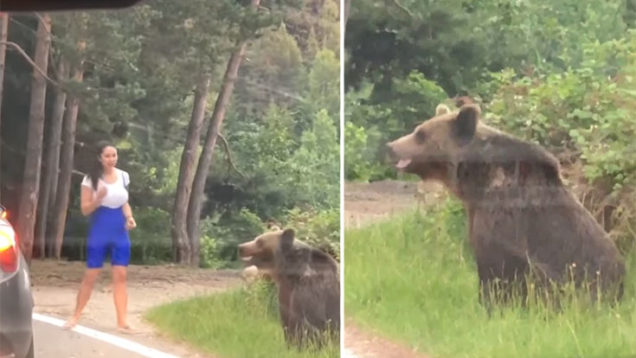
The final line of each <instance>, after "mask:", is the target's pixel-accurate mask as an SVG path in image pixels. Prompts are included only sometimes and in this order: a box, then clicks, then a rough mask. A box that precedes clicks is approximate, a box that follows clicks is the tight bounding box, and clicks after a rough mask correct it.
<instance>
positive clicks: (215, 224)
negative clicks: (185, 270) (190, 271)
mask: <svg viewBox="0 0 636 358" xmlns="http://www.w3.org/2000/svg"><path fill="white" fill-rule="evenodd" d="M200 230H201V242H202V244H201V247H202V252H201V255H202V260H201V261H202V265H203V266H204V267H221V266H223V263H227V262H232V261H235V260H236V247H237V246H238V244H240V243H242V242H245V241H249V240H252V239H253V238H254V237H256V236H258V235H260V234H262V233H263V232H264V231H265V225H264V224H263V223H262V222H261V219H260V218H259V217H258V216H257V215H255V214H254V213H252V212H250V211H249V210H248V209H245V208H243V209H241V210H240V211H239V212H238V213H236V214H233V215H232V214H230V215H226V216H224V217H219V218H211V217H209V218H207V219H205V220H202V221H201V223H200Z"/></svg>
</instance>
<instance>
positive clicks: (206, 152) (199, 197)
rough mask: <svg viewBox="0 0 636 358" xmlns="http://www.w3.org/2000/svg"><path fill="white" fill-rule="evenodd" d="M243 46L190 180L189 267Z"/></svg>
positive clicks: (194, 259) (226, 78)
mask: <svg viewBox="0 0 636 358" xmlns="http://www.w3.org/2000/svg"><path fill="white" fill-rule="evenodd" d="M260 2H261V1H260V0H252V1H251V5H250V6H252V7H253V8H256V7H258V5H259V4H260ZM246 47H247V40H244V41H241V43H240V44H239V46H238V48H237V49H236V51H235V52H234V53H232V56H231V57H230V61H229V62H228V64H227V68H226V70H225V74H224V75H223V83H222V85H221V89H220V90H219V95H218V97H217V98H216V103H215V104H214V112H213V113H212V118H211V119H210V126H209V127H208V131H207V134H206V138H205V144H204V145H203V152H202V153H201V157H200V158H199V165H198V166H197V172H196V174H195V177H194V184H193V186H192V194H191V196H190V205H189V206H188V237H189V238H190V246H191V256H190V257H191V259H190V264H191V265H192V266H198V265H199V248H200V247H201V242H200V238H199V222H200V220H201V206H202V204H203V195H204V189H205V182H206V179H207V177H208V173H209V171H210V165H211V164H212V156H213V155H214V147H215V145H216V138H217V136H218V134H219V130H220V128H221V124H222V123H223V119H224V118H225V110H226V109H227V105H228V103H229V102H230V97H231V96H232V91H233V90H234V83H235V82H236V77H237V75H238V70H239V67H240V66H241V60H242V59H243V56H244V55H245V48H246Z"/></svg>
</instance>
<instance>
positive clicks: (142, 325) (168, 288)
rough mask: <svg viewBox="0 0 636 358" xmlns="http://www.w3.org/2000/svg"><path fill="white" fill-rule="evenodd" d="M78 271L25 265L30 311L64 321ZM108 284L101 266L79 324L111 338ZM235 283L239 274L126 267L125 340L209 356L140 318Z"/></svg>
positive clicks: (51, 264) (74, 265)
mask: <svg viewBox="0 0 636 358" xmlns="http://www.w3.org/2000/svg"><path fill="white" fill-rule="evenodd" d="M84 270H85V264H84V263H83V262H58V261H49V260H45V261H39V260H34V261H33V262H32V263H31V279H32V282H33V296H34V299H35V312H38V313H43V314H47V315H51V316H55V317H59V318H62V319H66V318H68V317H69V316H70V315H71V314H72V312H73V309H74V306H75V297H76V295H77V290H78V288H79V285H80V282H81V280H82V276H83V274H84ZM110 283H111V276H110V266H109V265H105V266H104V270H103V271H102V273H101V275H100V278H99V280H98V282H97V283H96V286H95V289H94V290H93V294H92V295H91V298H90V301H89V302H88V304H87V306H86V308H85V310H84V312H83V316H82V319H81V320H80V322H79V324H81V325H83V326H87V327H90V328H94V329H97V330H100V331H104V332H108V333H112V334H117V331H116V329H115V327H116V319H115V306H114V303H113V295H112V290H111V285H110ZM241 284H242V280H241V278H240V273H239V271H236V270H221V271H214V270H203V269H192V268H186V267H180V266H176V265H160V266H135V265H132V266H130V267H129V268H128V314H129V323H130V325H131V326H132V327H133V328H134V331H135V333H134V335H133V336H127V338H130V339H133V340H135V341H137V342H139V343H141V344H144V345H148V346H150V347H153V348H156V349H159V350H162V351H165V352H169V353H172V354H174V355H177V356H180V357H211V356H210V355H207V354H203V353H201V352H197V351H196V350H195V349H193V348H192V347H189V346H187V345H185V344H181V343H177V342H174V341H170V340H169V339H168V338H167V337H164V336H162V335H160V334H159V333H158V332H156V330H155V329H154V328H153V327H152V326H151V325H150V324H148V323H147V322H145V321H144V319H143V314H144V313H145V312H146V311H147V310H148V309H150V308H152V307H154V306H158V305H162V304H165V303H168V302H172V301H175V300H180V299H186V298H190V297H193V296H199V295H205V294H213V293H219V292H222V291H225V290H228V289H230V288H233V287H237V286H239V285H241Z"/></svg>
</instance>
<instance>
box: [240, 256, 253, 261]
mask: <svg viewBox="0 0 636 358" xmlns="http://www.w3.org/2000/svg"><path fill="white" fill-rule="evenodd" d="M241 260H243V261H245V262H248V261H251V260H252V256H241Z"/></svg>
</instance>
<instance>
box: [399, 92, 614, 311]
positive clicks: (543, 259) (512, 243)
mask: <svg viewBox="0 0 636 358" xmlns="http://www.w3.org/2000/svg"><path fill="white" fill-rule="evenodd" d="M457 103H458V105H457V107H458V110H455V111H451V110H450V109H449V108H448V107H446V106H444V105H442V106H438V108H436V115H435V116H434V117H433V118H430V119H428V120H426V121H424V122H423V123H421V124H420V125H418V126H417V127H416V128H415V129H414V130H413V132H411V133H408V134H406V135H404V136H403V137H401V138H399V139H396V140H394V141H392V142H390V143H388V144H387V146H388V148H387V149H388V151H389V153H390V156H391V158H392V159H393V162H394V163H395V166H396V167H397V168H398V170H401V171H404V172H407V173H412V174H416V175H418V176H419V177H420V178H421V179H422V180H436V181H438V182H441V183H442V184H443V185H444V186H445V187H446V188H447V189H448V190H449V191H450V192H451V193H452V194H453V195H454V196H455V197H457V198H459V199H460V200H461V201H462V203H463V206H464V208H465V210H466V214H467V218H468V236H469V243H470V246H471V247H472V250H473V253H474V257H475V260H476V263H477V271H478V276H479V283H480V301H481V302H482V303H483V304H485V305H486V306H487V307H488V308H491V307H492V304H493V303H503V302H510V298H511V297H512V296H513V295H514V296H515V297H518V298H521V303H522V304H523V303H524V302H526V298H527V297H528V289H530V288H533V289H535V290H536V289H542V290H544V291H535V292H542V294H543V297H554V296H550V295H549V294H550V293H551V292H552V293H554V291H552V289H554V288H557V289H559V290H562V289H563V287H564V284H566V283H568V282H570V283H573V284H574V285H573V287H577V288H579V289H580V288H585V289H586V290H589V293H590V295H591V296H590V297H591V298H592V299H596V298H607V299H609V300H610V301H617V300H620V299H621V297H622V294H623V280H624V276H625V263H624V259H623V258H622V256H621V254H620V253H619V251H618V249H617V247H616V245H615V244H614V242H613V241H612V240H611V239H610V238H609V236H608V235H607V233H606V232H605V231H604V230H603V228H602V227H601V226H600V225H599V224H598V223H597V221H596V220H595V219H594V217H593V216H592V215H591V214H590V213H589V212H588V211H587V210H586V209H585V208H584V207H583V205H582V204H581V203H580V202H579V201H578V200H577V199H576V197H575V196H574V195H573V194H572V193H571V192H569V191H568V189H567V188H566V186H565V184H564V183H563V181H562V178H561V175H560V165H559V162H558V160H557V159H556V157H554V156H553V155H552V154H551V153H549V152H548V151H547V150H545V149H544V148H542V147H541V146H539V145H537V144H533V143H530V142H528V141H524V140H521V139H518V138H515V137H513V136H512V135H509V134H507V133H504V132H502V131H499V130H497V129H495V128H492V127H490V126H488V125H486V124H484V123H483V122H482V121H481V109H480V107H479V106H478V105H477V104H475V103H474V102H473V101H472V100H471V99H470V98H466V97H462V98H459V99H457ZM530 277H531V278H532V283H534V285H528V283H529V282H530V281H529V280H528V279H529V278H530ZM545 294H548V296H545ZM599 294H600V295H599ZM599 296H602V297H599Z"/></svg>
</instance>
